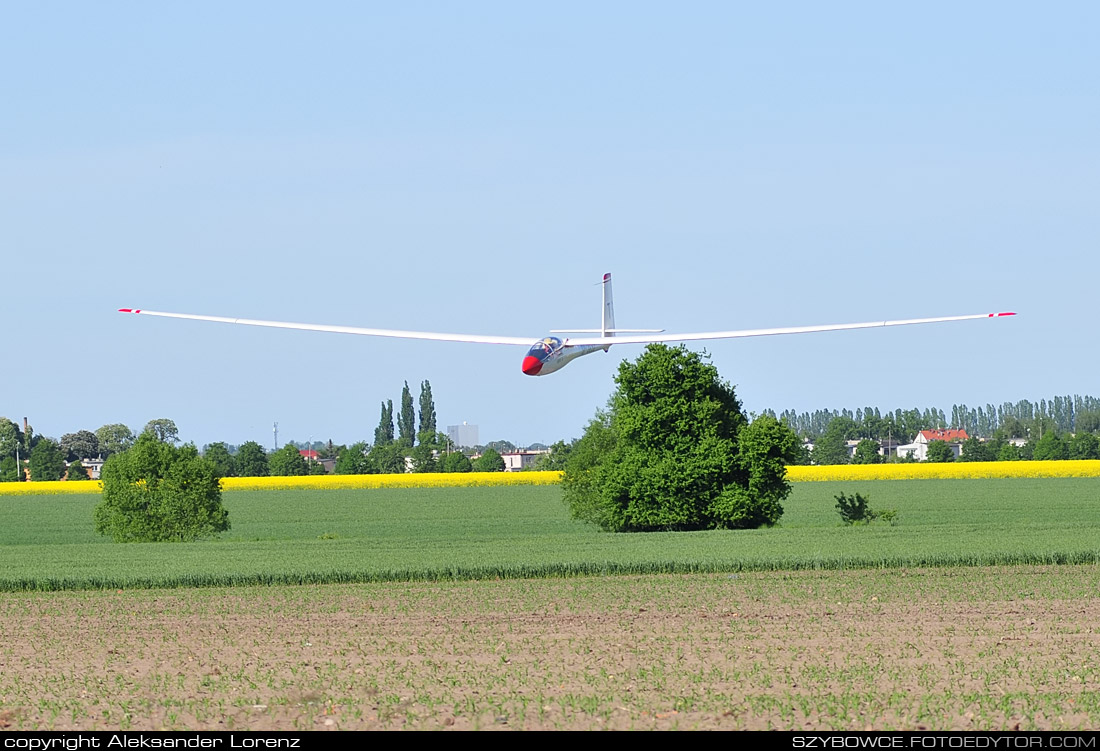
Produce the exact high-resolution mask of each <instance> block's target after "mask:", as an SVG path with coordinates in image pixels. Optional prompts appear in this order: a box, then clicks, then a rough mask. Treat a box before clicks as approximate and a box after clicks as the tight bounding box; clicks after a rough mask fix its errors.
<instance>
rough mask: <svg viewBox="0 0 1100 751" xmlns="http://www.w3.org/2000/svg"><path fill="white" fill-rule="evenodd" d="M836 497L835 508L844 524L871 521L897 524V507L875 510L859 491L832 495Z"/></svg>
mask: <svg viewBox="0 0 1100 751" xmlns="http://www.w3.org/2000/svg"><path fill="white" fill-rule="evenodd" d="M833 497H834V498H836V510H837V513H838V514H840V518H841V519H843V520H844V523H845V524H870V523H871V522H873V521H876V520H877V521H884V522H886V523H887V524H897V519H898V512H897V509H884V510H882V511H876V510H875V509H873V508H871V506H870V504H869V503H868V502H867V501H868V499H867V498H864V497H863V496H861V495H860V494H859V493H853V494H852V495H851V496H848V495H845V494H844V493H841V494H840V495H837V496H833Z"/></svg>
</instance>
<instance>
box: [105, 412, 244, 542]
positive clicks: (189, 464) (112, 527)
mask: <svg viewBox="0 0 1100 751" xmlns="http://www.w3.org/2000/svg"><path fill="white" fill-rule="evenodd" d="M102 479H103V495H102V497H101V500H100V502H99V504H98V505H97V506H96V507H95V511H94V518H95V528H96V532H98V533H100V534H102V535H108V536H110V537H111V538H112V539H114V541H115V542H183V541H188V540H195V539H198V538H201V537H209V536H212V535H216V534H217V533H219V532H223V531H225V530H227V529H229V513H228V512H227V511H226V510H225V509H224V508H223V507H222V502H221V490H220V488H219V485H218V480H219V477H218V470H217V468H216V467H215V466H214V465H213V464H212V463H211V462H208V461H206V460H205V459H203V458H202V457H201V456H199V452H198V451H197V450H196V449H195V447H194V446H192V445H190V444H188V445H186V446H182V447H179V448H177V447H176V446H173V445H172V444H170V443H165V442H163V441H161V440H160V439H158V438H157V437H156V436H154V435H153V434H152V433H143V434H142V435H141V436H140V437H139V438H138V440H137V441H136V442H135V443H134V445H133V446H132V447H131V448H130V449H129V450H127V451H124V452H122V453H120V454H115V455H114V456H112V457H111V458H110V459H108V460H107V463H106V464H104V465H103V472H102Z"/></svg>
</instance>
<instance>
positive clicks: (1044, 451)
mask: <svg viewBox="0 0 1100 751" xmlns="http://www.w3.org/2000/svg"><path fill="white" fill-rule="evenodd" d="M1032 457H1033V458H1034V459H1035V461H1051V460H1062V459H1068V458H1069V446H1068V445H1067V444H1066V441H1065V440H1064V439H1063V438H1062V436H1060V435H1058V434H1057V433H1055V432H1054V431H1053V430H1052V431H1050V432H1049V433H1043V437H1042V438H1040V439H1039V440H1038V441H1036V443H1035V450H1034V453H1033V454H1032Z"/></svg>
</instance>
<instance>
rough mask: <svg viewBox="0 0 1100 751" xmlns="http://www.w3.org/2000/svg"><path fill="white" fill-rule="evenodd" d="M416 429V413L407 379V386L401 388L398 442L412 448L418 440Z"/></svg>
mask: <svg viewBox="0 0 1100 751" xmlns="http://www.w3.org/2000/svg"><path fill="white" fill-rule="evenodd" d="M414 430H416V413H415V410H414V409H413V397H412V392H411V391H409V382H408V381H405V388H403V389H401V414H400V415H398V416H397V442H398V443H399V444H401V445H402V446H404V447H406V448H412V445H413V442H414V441H415V440H416V433H414V432H413V431H414Z"/></svg>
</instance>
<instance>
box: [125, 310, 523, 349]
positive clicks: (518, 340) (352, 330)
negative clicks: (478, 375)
mask: <svg viewBox="0 0 1100 751" xmlns="http://www.w3.org/2000/svg"><path fill="white" fill-rule="evenodd" d="M118 312H119V313H137V314H141V315H143V316H161V317H162V318H186V319H188V320H191V321H214V322H215V323H239V324H242V325H244V326H267V327H270V328H276V329H301V330H303V331H330V332H332V333H334V334H359V335H361V336H387V337H391V338H394V339H430V340H433V341H440V342H472V343H475V344H514V345H521V346H524V347H530V346H531V345H532V344H533V343H534V342H535V340H534V339H532V338H530V337H519V336H482V335H481V334H437V333H434V332H431V331H400V330H398V329H363V328H356V327H355V326H328V325H324V324H315V323H288V322H286V321H257V320H254V319H252V318H225V317H223V316H200V315H194V314H192V313H161V312H160V311H156V310H144V309H142V308H119V309H118Z"/></svg>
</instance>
